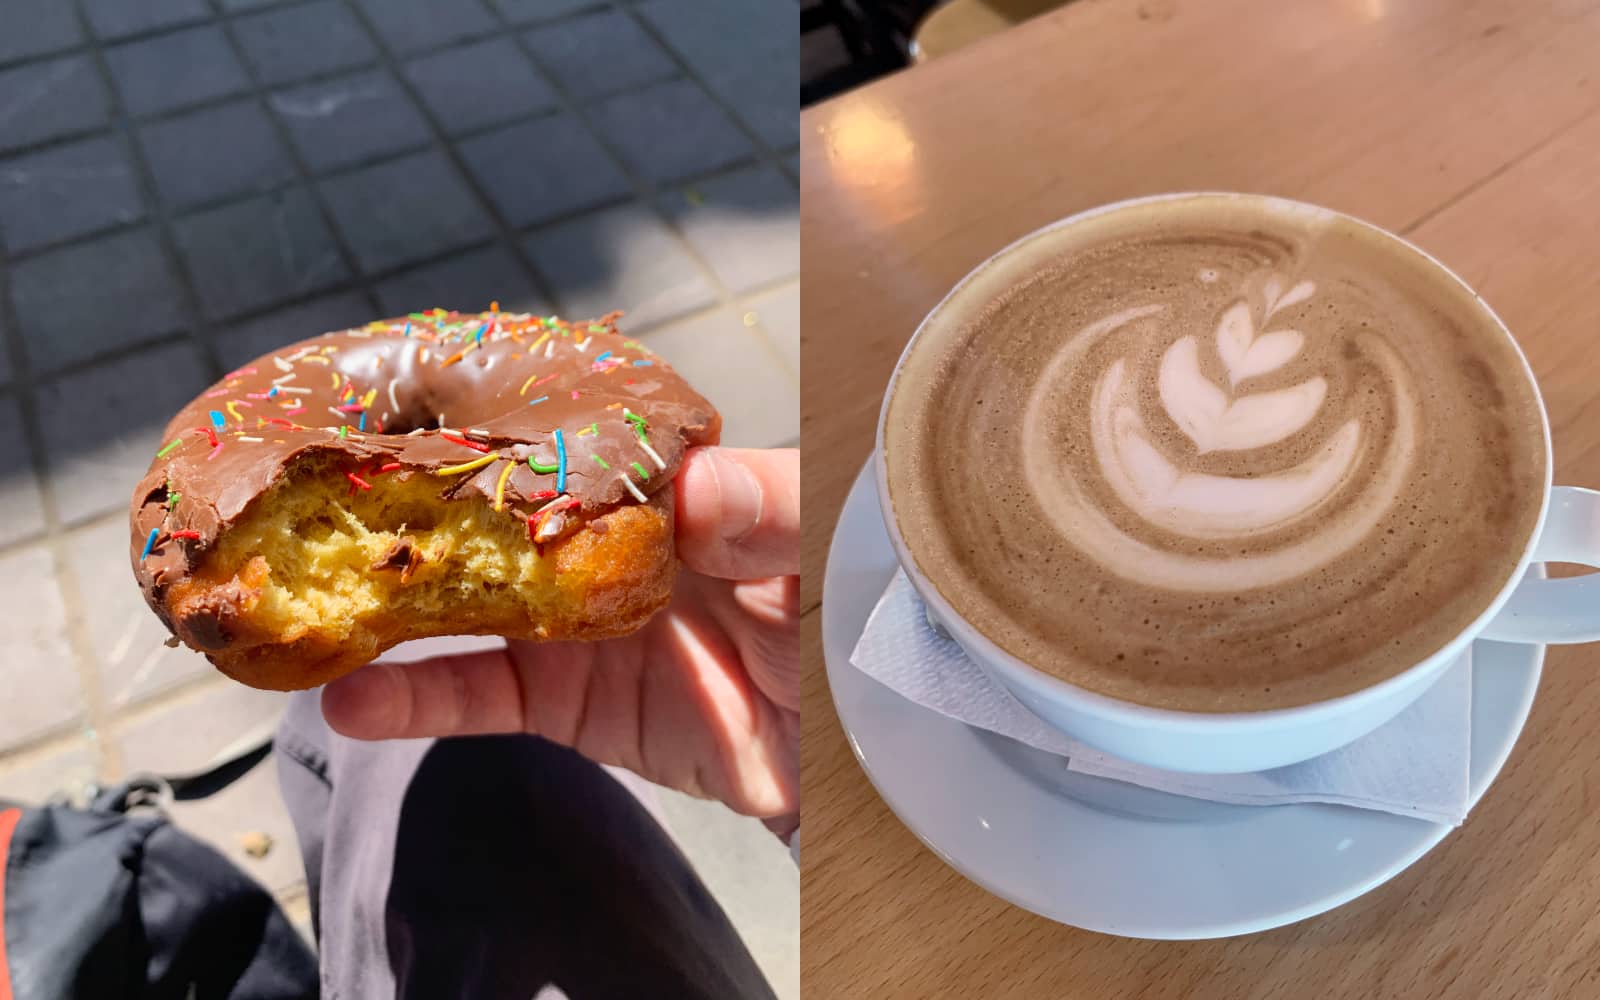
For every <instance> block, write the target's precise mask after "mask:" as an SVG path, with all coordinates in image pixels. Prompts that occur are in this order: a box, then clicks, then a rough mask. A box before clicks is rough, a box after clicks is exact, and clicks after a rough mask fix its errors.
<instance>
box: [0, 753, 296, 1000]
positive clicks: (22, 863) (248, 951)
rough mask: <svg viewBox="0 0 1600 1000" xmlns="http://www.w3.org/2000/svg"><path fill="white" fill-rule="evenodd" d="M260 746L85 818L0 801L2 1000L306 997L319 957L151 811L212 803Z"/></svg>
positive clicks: (257, 893)
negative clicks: (169, 801)
mask: <svg viewBox="0 0 1600 1000" xmlns="http://www.w3.org/2000/svg"><path fill="white" fill-rule="evenodd" d="M270 750H271V744H270V743H268V744H266V745H265V746H259V747H256V748H254V749H253V750H251V751H250V752H248V753H246V754H244V755H242V756H240V757H237V758H234V759H233V760H230V761H228V762H226V763H225V764H222V765H220V766H219V767H217V768H214V769H212V770H211V771H207V772H205V773H204V774H201V775H197V776H194V777H189V778H174V779H160V778H148V777H146V778H136V779H133V780H131V781H128V782H125V783H123V784H121V785H118V786H116V787H115V788H111V789H108V790H106V791H103V792H101V793H100V794H98V795H97V796H96V797H95V799H94V801H93V803H92V804H91V805H90V806H89V808H87V809H74V808H72V807H70V806H65V805H46V806H41V807H38V808H30V807H27V806H21V805H17V804H14V803H8V802H5V801H0V1000H69V998H72V1000H122V998H125V997H128V998H132V997H138V998H141V1000H144V998H150V1000H166V998H169V997H170V998H172V1000H191V998H192V1000H213V998H215V1000H224V998H226V1000H290V998H310V997H316V996H317V992H318V988H317V983H318V980H317V960H316V957H315V956H314V955H313V954H312V952H311V950H310V949H309V948H308V947H306V944H305V942H304V941H302V940H301V939H300V936H299V935H298V934H297V933H296V932H295V930H294V928H293V927H292V926H291V925H290V924H289V921H288V919H287V918H286V917H285V916H284V914H283V911H282V910H280V909H279V908H278V905H277V902H276V901H275V900H273V898H272V896H271V894H270V893H268V892H267V890H266V889H265V888H263V887H262V886H261V885H260V884H259V883H257V882H255V881H254V880H253V879H251V878H250V877H249V876H248V875H246V874H245V873H244V872H242V871H240V870H239V869H238V868H237V867H235V866H234V865H233V863H232V862H230V861H229V860H228V859H227V858H225V857H223V856H222V855H221V854H219V853H217V852H216V851H215V850H213V849H212V848H211V847H208V846H207V845H205V844H202V843H200V842H199V841H196V840H194V839H193V838H192V837H190V836H188V835H187V834H185V833H184V832H183V831H182V830H179V829H178V828H177V827H174V826H173V825H172V824H170V823H169V822H167V820H166V818H165V816H163V815H162V814H161V813H160V812H159V810H156V809H151V808H149V807H150V806H151V805H153V804H155V803H157V802H159V800H160V798H161V797H162V796H164V795H166V794H169V793H170V795H171V797H172V798H174V799H179V800H187V799H195V798H201V797H203V796H205V795H209V794H211V793H212V792H215V791H217V790H218V789H220V788H222V787H224V786H226V785H227V784H229V783H230V782H232V781H233V780H234V779H236V778H238V777H239V776H240V775H242V774H244V773H245V772H246V771H248V770H249V769H250V768H251V767H252V766H254V765H255V764H256V763H257V762H259V761H260V760H261V759H263V758H264V757H265V756H266V755H267V753H268V752H269V751H270Z"/></svg>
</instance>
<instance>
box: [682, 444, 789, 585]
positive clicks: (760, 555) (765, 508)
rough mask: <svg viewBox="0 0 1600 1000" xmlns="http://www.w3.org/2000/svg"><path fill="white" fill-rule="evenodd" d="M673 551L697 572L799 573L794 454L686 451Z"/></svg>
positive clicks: (735, 575)
mask: <svg viewBox="0 0 1600 1000" xmlns="http://www.w3.org/2000/svg"><path fill="white" fill-rule="evenodd" d="M675 488H676V489H677V510H678V533H677V535H678V555H679V556H681V557H682V558H683V561H684V564H685V565H686V566H688V567H689V568H690V569H692V570H694V571H695V572H697V573H704V574H705V575H706V576H714V577H720V578H721V579H724V580H756V579H763V578H766V577H772V576H789V575H791V574H795V573H799V572H800V451H799V449H797V448H773V449H766V450H760V449H751V448H692V449H690V450H689V452H688V454H687V455H686V456H685V458H684V463H683V467H682V468H681V469H680V470H679V471H678V478H677V479H676V480H675Z"/></svg>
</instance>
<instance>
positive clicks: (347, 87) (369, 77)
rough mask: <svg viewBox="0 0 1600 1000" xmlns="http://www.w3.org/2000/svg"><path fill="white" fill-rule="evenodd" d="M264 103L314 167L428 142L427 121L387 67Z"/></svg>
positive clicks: (279, 95)
mask: <svg viewBox="0 0 1600 1000" xmlns="http://www.w3.org/2000/svg"><path fill="white" fill-rule="evenodd" d="M267 103H268V104H269V105H270V106H271V107H272V110H273V112H274V113H276V114H277V116H278V117H279V119H281V120H282V121H283V123H284V125H285V126H287V127H288V129H289V135H290V137H291V138H292V139H293V140H294V144H295V146H296V147H297V148H298V149H299V150H300V156H301V157H302V158H303V159H304V160H305V161H306V164H307V165H308V166H309V167H310V168H311V169H312V170H314V171H321V170H327V169H330V168H333V167H341V166H348V165H349V164H352V163H359V162H361V161H363V160H371V159H373V158H375V157H377V156H381V155H383V154H385V153H397V152H400V151H401V150H405V149H415V148H416V147H418V146H422V145H426V144H427V142H428V141H429V136H428V126H427V123H426V122H424V121H423V120H422V115H421V114H420V113H419V112H418V111H417V109H416V107H415V105H413V104H412V103H411V99H410V98H409V97H407V96H406V94H405V92H404V91H403V90H401V88H400V85H399V84H398V83H397V82H396V81H395V79H394V77H392V76H390V75H389V73H388V71H387V70H381V69H378V70H363V71H362V72H360V73H354V74H351V75H349V76H342V77H339V78H338V79H336V80H323V81H320V82H318V83H310V84H305V85H304V86H300V87H294V88H291V89H289V90H280V91H277V92H275V93H274V94H273V95H272V96H271V97H269V98H268V99H267Z"/></svg>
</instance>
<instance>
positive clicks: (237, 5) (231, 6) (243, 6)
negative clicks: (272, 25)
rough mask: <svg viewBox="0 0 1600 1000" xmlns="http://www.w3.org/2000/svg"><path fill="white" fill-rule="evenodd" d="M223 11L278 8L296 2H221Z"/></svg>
mask: <svg viewBox="0 0 1600 1000" xmlns="http://www.w3.org/2000/svg"><path fill="white" fill-rule="evenodd" d="M220 2H221V4H222V9H223V10H226V11H251V10H257V9H260V8H262V7H278V6H285V5H287V4H290V3H293V2H294V0H220Z"/></svg>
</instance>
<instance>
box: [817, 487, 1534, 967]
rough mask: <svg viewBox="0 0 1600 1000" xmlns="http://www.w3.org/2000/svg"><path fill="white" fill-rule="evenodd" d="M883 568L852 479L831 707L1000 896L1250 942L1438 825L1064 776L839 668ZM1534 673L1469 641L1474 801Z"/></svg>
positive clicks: (932, 837)
mask: <svg viewBox="0 0 1600 1000" xmlns="http://www.w3.org/2000/svg"><path fill="white" fill-rule="evenodd" d="M869 468H870V466H869ZM1536 569H1542V568H1540V567H1536ZM894 570H895V559H894V552H893V550H892V549H891V548H890V546H889V539H888V536H887V535H886V534H885V532H884V527H883V521H882V518H881V517H880V515H879V511H878V501H877V495H876V491H875V490H874V488H873V484H872V479H871V477H870V476H869V475H868V474H867V470H863V471H862V473H861V475H860V476H858V477H857V478H856V482H855V486H854V487H852V488H851V491H850V496H849V499H848V500H846V501H845V506H844V511H843V513H842V514H841V515H840V517H839V524H838V527H837V528H836V529H835V532H834V536H833V545H832V547H831V549H830V550H829V553H828V569H827V574H826V577H825V579H824V582H823V605H822V633H823V653H824V656H825V657H826V660H827V667H828V682H829V685H830V686H831V688H832V690H833V701H834V704H835V705H836V706H837V707H838V711H839V719H840V721H841V722H842V723H843V725H844V730H845V733H846V735H847V736H848V737H849V739H850V746H851V748H852V749H853V750H854V751H855V754H856V757H857V759H858V760H860V761H861V766H862V768H863V769H865V771H866V772H867V776H868V777H869V778H870V779H872V783H873V785H874V786H876V787H877V789H878V793H879V794H880V795H882V796H883V799H884V801H885V802H887V803H888V804H889V808H890V809H892V810H894V812H895V814H896V815H897V816H899V817H900V819H901V821H902V822H904V823H905V824H906V826H907V827H909V828H910V830H911V832H913V833H915V834H916V835H917V837H918V838H920V839H921V840H922V842H923V843H925V844H927V845H928V846H929V847H930V848H931V849H932V850H933V851H934V853H936V854H938V855H939V856H940V857H941V858H943V859H944V860H945V861H946V862H948V863H949V864H950V865H951V867H953V868H955V869H956V870H957V871H959V872H961V873H962V874H963V875H965V876H966V877H967V878H970V879H971V880H973V881H974V882H976V883H978V884H979V885H981V886H983V887H984V888H985V889H988V890H989V891H990V892H992V893H994V894H995V895H997V896H1000V897H1001V898H1003V899H1006V900H1009V901H1010V902H1013V903H1015V904H1017V905H1018V906H1022V907H1026V908H1027V909H1029V910H1032V911H1033V912H1035V913H1038V914H1040V915H1042V916H1045V917H1049V918H1050V919H1052V920H1057V921H1060V922H1061V923H1064V924H1070V925H1072V926H1074V927H1082V928H1085V929H1088V930H1094V931H1102V932H1104V933H1107V934H1119V935H1123V936H1126V937H1140V938H1174V939H1176V938H1214V937H1227V936H1229V935H1234V934H1248V933H1251V932H1253V931H1260V930H1266V929H1267V928H1269V927H1277V926H1280V925H1282V924H1287V923H1292V922H1293V921H1296V920H1302V919H1304V918H1306V917H1309V916H1313V915H1315V914H1318V913H1322V912H1323V911H1325V910H1329V909H1332V908H1333V907H1335V906H1338V905H1339V904H1341V903H1345V902H1348V901H1349V900H1352V899H1354V898H1356V897H1357V896H1359V895H1361V894H1362V893H1365V892H1367V891H1368V890H1370V889H1372V888H1374V887H1376V886H1378V885H1380V884H1382V883H1383V882H1385V881H1387V880H1388V879H1390V878H1392V877H1393V876H1395V875H1396V874H1398V873H1399V872H1400V871H1402V870H1404V869H1405V868H1406V867H1407V866H1409V865H1410V864H1411V863H1412V862H1414V861H1416V860H1417V859H1418V858H1420V857H1422V855H1423V854H1425V853H1427V851H1428V850H1429V849H1430V848H1432V847H1433V846H1434V845H1435V844H1437V843H1439V841H1441V840H1443V839H1444V837H1445V835H1446V834H1448V833H1449V832H1450V828H1449V827H1446V826H1441V825H1437V824H1433V823H1427V822H1423V821H1421V820H1415V819H1407V818H1404V817H1400V816H1394V815H1391V814H1388V813H1379V812H1372V811H1369V810H1363V809H1353V808H1348V807H1343V806H1333V805H1283V806H1264V807H1263V806H1234V805H1224V804H1221V803H1215V802H1203V801H1199V800H1195V799H1187V798H1183V797H1180V796H1175V795H1169V794H1167V793H1165V792H1157V791H1152V790H1150V789H1145V788H1138V787H1135V786H1133V785H1127V784H1123V783H1121V782H1116V781H1110V780H1107V779H1103V778H1095V777H1090V776H1088V775H1079V774H1072V773H1069V772H1068V771H1067V769H1066V766H1065V764H1064V761H1063V760H1062V758H1059V757H1056V756H1053V755H1051V754H1047V753H1044V752H1042V751H1038V750H1034V749H1032V748H1030V747H1026V746H1023V745H1022V744H1020V743H1017V742H1015V741H1013V740H1009V739H1007V738H1005V737H1001V736H995V735H993V734H991V733H987V732H983V731H981V730H976V729H972V728H970V727H968V726H966V725H963V724H962V723H959V722H956V721H954V720H952V719H949V718H947V717H945V716H943V715H940V714H938V713H937V712H933V711H931V710H929V709H925V708H922V707H920V706H918V705H915V704H913V703H912V702H909V701H907V700H905V699H904V698H901V697H900V696H899V695H897V694H895V693H894V692H892V691H890V690H889V689H888V688H886V687H884V686H882V685H881V684H879V683H878V682H877V681H874V680H872V679H871V678H869V677H867V676H866V675H865V674H863V673H861V672H860V671H859V670H857V669H856V668H855V667H852V666H851V665H850V651H851V649H852V648H854V646H855V643H856V640H857V639H858V638H859V637H860V635H861V631H862V629H863V628H864V627H865V625H866V620H867V615H868V614H869V613H870V612H871V610H872V608H873V606H874V605H875V604H876V603H877V600H878V598H879V596H881V595H882V593H883V589H884V588H885V587H886V586H887V585H888V583H889V580H890V578H891V577H892V576H893V575H894ZM1543 663H1544V647H1543V646H1521V645H1510V644H1503V643H1496V642H1483V641H1480V642H1479V643H1477V645H1476V646H1475V647H1474V649H1473V674H1472V775H1471V797H1472V803H1473V804H1474V805H1476V803H1477V801H1478V800H1479V799H1480V798H1481V797H1482V796H1483V793H1484V791H1485V790H1486V789H1487V788H1488V787H1489V783H1490V782H1491V781H1493V780H1494V777H1495V775H1496V774H1498V773H1499V772H1500V767H1501V765H1503V764H1504V763H1505V761H1506V758H1507V757H1508V756H1509V755H1510V753H1511V748H1512V746H1513V745H1514V744H1515V743H1516V740H1517V736H1518V734H1520V733H1521V732H1522V726H1523V723H1524V722H1526V721H1527V718H1528V710H1529V708H1530V707H1531V706H1532V704H1533V695H1534V690H1535V689H1536V688H1537V687H1538V684H1539V673H1540V669H1541V667H1542V666H1543ZM1468 822H1471V819H1470V818H1469V819H1468Z"/></svg>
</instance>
